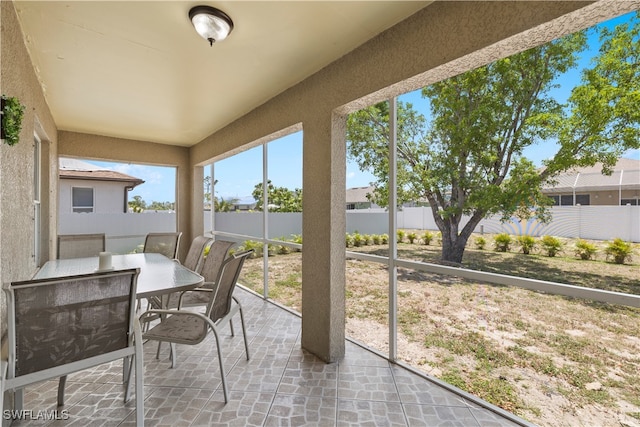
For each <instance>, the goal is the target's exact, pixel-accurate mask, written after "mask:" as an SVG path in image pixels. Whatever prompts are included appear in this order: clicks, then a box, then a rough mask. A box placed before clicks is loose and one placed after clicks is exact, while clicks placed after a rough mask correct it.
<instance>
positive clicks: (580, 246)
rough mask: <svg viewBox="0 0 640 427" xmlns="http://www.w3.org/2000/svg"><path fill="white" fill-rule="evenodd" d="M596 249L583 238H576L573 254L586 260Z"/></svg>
mask: <svg viewBox="0 0 640 427" xmlns="http://www.w3.org/2000/svg"><path fill="white" fill-rule="evenodd" d="M597 251H598V248H596V245H594V244H593V243H589V242H587V241H586V240H584V239H578V241H577V242H576V249H575V254H576V256H577V257H578V258H580V259H584V260H588V259H591V258H592V257H593V255H595V253H596V252H597Z"/></svg>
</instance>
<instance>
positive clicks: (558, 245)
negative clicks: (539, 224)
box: [540, 236, 562, 257]
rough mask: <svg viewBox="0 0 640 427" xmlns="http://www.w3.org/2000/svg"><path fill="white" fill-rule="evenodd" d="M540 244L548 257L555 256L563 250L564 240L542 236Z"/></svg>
mask: <svg viewBox="0 0 640 427" xmlns="http://www.w3.org/2000/svg"><path fill="white" fill-rule="evenodd" d="M540 245H542V249H543V250H544V252H545V253H546V254H547V256H548V257H554V256H556V255H557V254H558V252H560V251H561V250H562V242H561V241H560V239H558V238H556V237H553V236H542V238H541V239H540Z"/></svg>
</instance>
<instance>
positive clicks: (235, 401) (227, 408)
mask: <svg viewBox="0 0 640 427" xmlns="http://www.w3.org/2000/svg"><path fill="white" fill-rule="evenodd" d="M272 401H273V394H271V393H252V392H246V393H245V392H234V391H232V392H231V393H229V403H227V404H226V405H225V403H224V400H223V397H222V395H220V396H214V397H213V398H212V399H211V400H210V401H209V402H207V404H206V405H205V407H204V408H202V410H201V411H200V413H199V414H198V416H197V418H196V419H195V421H194V422H193V424H191V425H192V426H203V427H204V426H207V427H208V426H223V425H224V426H231V427H236V426H237V427H244V426H262V425H263V424H264V421H265V419H266V418H267V413H268V412H269V409H270V408H271V403H272Z"/></svg>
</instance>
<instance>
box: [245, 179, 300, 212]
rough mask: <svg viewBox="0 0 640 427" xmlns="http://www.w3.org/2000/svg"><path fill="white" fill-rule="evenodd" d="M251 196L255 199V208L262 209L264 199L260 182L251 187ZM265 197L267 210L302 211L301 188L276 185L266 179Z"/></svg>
mask: <svg viewBox="0 0 640 427" xmlns="http://www.w3.org/2000/svg"><path fill="white" fill-rule="evenodd" d="M252 195H253V198H254V199H255V200H256V210H258V211H261V210H263V205H264V200H263V191H262V184H261V183H260V184H256V185H255V187H254V188H253V193H252ZM267 199H268V204H269V209H268V211H269V212H302V190H301V189H299V188H296V189H294V190H289V189H288V188H286V187H276V186H275V185H273V184H272V183H271V180H269V181H267Z"/></svg>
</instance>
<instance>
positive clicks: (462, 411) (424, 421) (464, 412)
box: [404, 405, 484, 427]
mask: <svg viewBox="0 0 640 427" xmlns="http://www.w3.org/2000/svg"><path fill="white" fill-rule="evenodd" d="M404 409H405V413H406V414H407V419H408V421H409V426H411V427H414V426H416V427H417V426H425V427H438V426H452V427H454V426H459V427H480V426H481V425H482V426H483V427H484V424H480V423H478V421H477V420H476V419H475V417H474V416H473V414H472V413H471V410H470V409H469V408H464V407H457V406H432V405H404Z"/></svg>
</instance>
